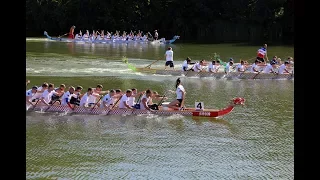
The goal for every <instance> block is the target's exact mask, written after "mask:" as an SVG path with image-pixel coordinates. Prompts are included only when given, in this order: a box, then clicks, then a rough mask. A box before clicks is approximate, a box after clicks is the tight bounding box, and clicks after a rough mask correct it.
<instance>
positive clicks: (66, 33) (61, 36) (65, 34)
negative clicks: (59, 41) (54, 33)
mask: <svg viewBox="0 0 320 180" xmlns="http://www.w3.org/2000/svg"><path fill="white" fill-rule="evenodd" d="M67 34H69V33H65V34H64V35H62V36H58V38H61V37H63V36H65V35H67Z"/></svg>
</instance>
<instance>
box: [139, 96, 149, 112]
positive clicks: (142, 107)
mask: <svg viewBox="0 0 320 180" xmlns="http://www.w3.org/2000/svg"><path fill="white" fill-rule="evenodd" d="M143 99H147V105H148V104H149V101H150V99H151V97H148V98H147V96H146V95H145V94H144V95H143V96H142V98H141V101H140V109H141V110H145V109H146V108H145V107H144V105H143V102H142V100H143Z"/></svg>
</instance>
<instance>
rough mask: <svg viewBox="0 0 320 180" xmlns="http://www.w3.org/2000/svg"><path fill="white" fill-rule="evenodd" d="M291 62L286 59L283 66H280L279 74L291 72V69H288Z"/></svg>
mask: <svg viewBox="0 0 320 180" xmlns="http://www.w3.org/2000/svg"><path fill="white" fill-rule="evenodd" d="M289 64H290V63H289V62H288V61H285V62H284V63H283V64H281V66H280V67H279V71H278V73H279V74H289V73H290V72H289V70H288V67H289Z"/></svg>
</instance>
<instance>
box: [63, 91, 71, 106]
mask: <svg viewBox="0 0 320 180" xmlns="http://www.w3.org/2000/svg"><path fill="white" fill-rule="evenodd" d="M71 97H72V96H70V92H69V91H67V92H65V93H64V94H63V95H62V99H61V105H67V104H68V102H70V99H71Z"/></svg>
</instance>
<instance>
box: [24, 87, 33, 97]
mask: <svg viewBox="0 0 320 180" xmlns="http://www.w3.org/2000/svg"><path fill="white" fill-rule="evenodd" d="M33 95H34V93H32V89H29V90H27V91H26V97H30V98H31V97H32V96H33Z"/></svg>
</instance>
